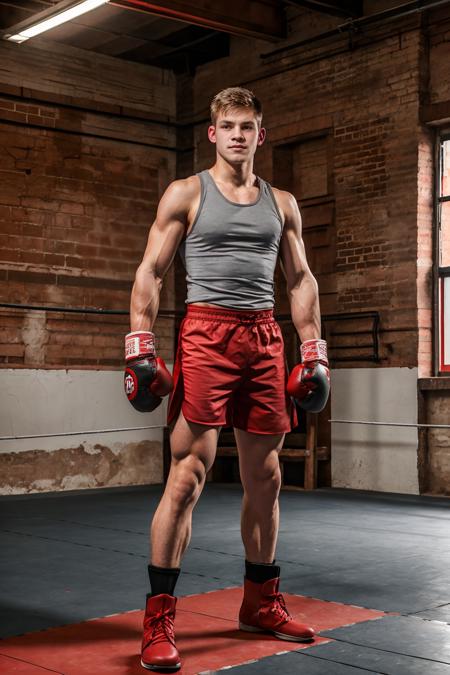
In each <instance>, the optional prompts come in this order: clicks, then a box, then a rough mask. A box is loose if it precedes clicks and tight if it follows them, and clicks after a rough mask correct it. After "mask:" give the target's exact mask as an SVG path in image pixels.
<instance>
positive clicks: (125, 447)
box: [0, 441, 163, 495]
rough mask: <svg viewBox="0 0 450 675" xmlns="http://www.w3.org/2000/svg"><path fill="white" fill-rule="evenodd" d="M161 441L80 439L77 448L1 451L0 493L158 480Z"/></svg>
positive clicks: (105, 485) (159, 477) (116, 484)
mask: <svg viewBox="0 0 450 675" xmlns="http://www.w3.org/2000/svg"><path fill="white" fill-rule="evenodd" d="M162 480H163V459H162V448H161V443H160V442H158V441H140V442H138V443H115V444H114V446H112V447H107V446H105V445H100V444H95V445H91V444H89V443H83V444H81V445H79V446H78V447H76V448H60V449H59V450H53V451H51V452H49V451H48V450H27V451H25V452H10V453H5V454H0V494H2V495H12V494H28V493H30V492H55V491H62V490H80V489H85V488H98V487H113V486H118V485H145V484H150V483H161V482H162Z"/></svg>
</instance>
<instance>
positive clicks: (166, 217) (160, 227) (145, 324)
mask: <svg viewBox="0 0 450 675" xmlns="http://www.w3.org/2000/svg"><path fill="white" fill-rule="evenodd" d="M198 189H199V187H198V179H196V178H195V177H192V178H188V179H186V180H177V181H174V182H173V183H171V184H170V185H169V187H168V188H167V190H166V191H165V193H164V195H163V196H162V198H161V200H160V202H159V206H158V211H157V214H156V219H155V221H154V223H153V225H152V226H151V228H150V232H149V236H148V242H147V247H146V249H145V253H144V257H143V259H142V262H141V264H140V265H139V267H138V269H137V271H136V276H135V281H134V285H133V290H132V292H131V305H130V327H131V330H132V331H137V330H144V331H148V330H152V328H153V324H154V323H155V320H156V316H157V314H158V308H159V296H160V292H161V288H162V283H163V278H164V275H165V274H166V272H167V270H168V269H169V267H170V264H171V263H172V260H173V259H174V257H175V253H176V251H177V249H178V246H179V245H180V243H181V241H182V239H183V237H184V234H185V232H186V227H187V220H188V213H189V209H190V207H191V204H192V200H193V199H195V196H196V192H197V191H198Z"/></svg>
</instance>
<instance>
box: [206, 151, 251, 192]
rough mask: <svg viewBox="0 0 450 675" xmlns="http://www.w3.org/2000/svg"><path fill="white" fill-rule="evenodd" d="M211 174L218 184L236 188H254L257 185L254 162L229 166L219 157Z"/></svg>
mask: <svg viewBox="0 0 450 675" xmlns="http://www.w3.org/2000/svg"><path fill="white" fill-rule="evenodd" d="M209 172H210V174H211V175H212V177H213V178H214V180H215V181H216V182H218V183H228V184H229V185H233V186H234V187H243V186H246V187H252V186H253V185H254V183H255V175H254V173H253V161H252V162H244V163H242V164H229V163H228V162H224V161H223V160H222V158H220V157H218V158H217V159H216V163H215V164H214V166H212V167H211V168H210V170H209Z"/></svg>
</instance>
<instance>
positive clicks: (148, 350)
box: [125, 330, 156, 361]
mask: <svg viewBox="0 0 450 675" xmlns="http://www.w3.org/2000/svg"><path fill="white" fill-rule="evenodd" d="M141 356H153V357H154V356H156V350H155V334H154V333H152V332H151V331H146V330H136V331H134V332H132V333H128V335H126V336H125V361H130V360H131V359H136V358H139V357H141Z"/></svg>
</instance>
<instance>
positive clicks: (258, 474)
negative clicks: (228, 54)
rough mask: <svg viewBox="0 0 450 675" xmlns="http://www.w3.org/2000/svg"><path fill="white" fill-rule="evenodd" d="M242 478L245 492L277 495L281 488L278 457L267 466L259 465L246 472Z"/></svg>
mask: <svg viewBox="0 0 450 675" xmlns="http://www.w3.org/2000/svg"><path fill="white" fill-rule="evenodd" d="M241 478H242V484H243V487H244V490H245V491H246V492H252V493H255V494H256V495H257V494H264V496H265V497H266V498H267V496H269V495H275V496H277V495H278V493H279V491H280V488H281V469H280V463H279V461H278V457H277V459H276V461H273V462H270V464H269V465H267V466H262V467H259V468H258V469H255V471H254V472H248V473H247V475H246V476H245V477H241Z"/></svg>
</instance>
